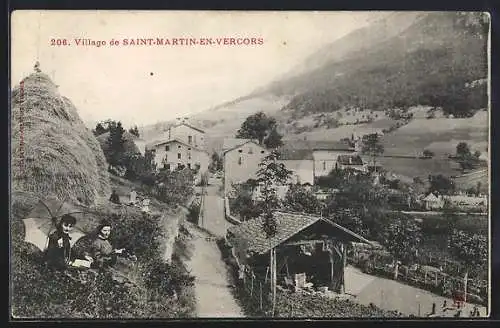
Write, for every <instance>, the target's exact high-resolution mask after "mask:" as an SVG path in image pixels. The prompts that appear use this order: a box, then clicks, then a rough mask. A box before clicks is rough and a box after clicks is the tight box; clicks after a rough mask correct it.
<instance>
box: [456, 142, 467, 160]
mask: <svg viewBox="0 0 500 328" xmlns="http://www.w3.org/2000/svg"><path fill="white" fill-rule="evenodd" d="M470 154H471V153H470V148H469V145H468V144H467V143H466V142H460V143H459V144H458V145H457V153H456V155H457V157H458V158H467V157H469V156H470Z"/></svg>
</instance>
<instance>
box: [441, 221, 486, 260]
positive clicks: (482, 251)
mask: <svg viewBox="0 0 500 328" xmlns="http://www.w3.org/2000/svg"><path fill="white" fill-rule="evenodd" d="M448 248H449V249H450V251H451V252H452V253H453V254H454V255H455V256H456V257H457V258H459V259H460V260H461V261H463V262H464V264H465V266H466V267H467V270H473V269H479V270H481V269H484V267H485V265H486V264H487V263H488V238H487V237H486V236H484V235H480V234H476V233H471V232H465V231H461V230H456V229H454V230H453V232H452V233H451V234H450V236H449V238H448Z"/></svg>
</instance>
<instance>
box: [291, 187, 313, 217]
mask: <svg viewBox="0 0 500 328" xmlns="http://www.w3.org/2000/svg"><path fill="white" fill-rule="evenodd" d="M283 205H284V207H285V208H286V209H288V210H290V211H294V212H304V213H310V214H319V212H320V211H321V203H320V201H319V200H318V199H317V198H316V196H315V195H314V194H313V193H312V192H311V191H308V190H307V189H306V188H304V187H302V186H300V185H292V186H290V189H288V191H287V193H286V195H285V199H284V201H283Z"/></svg>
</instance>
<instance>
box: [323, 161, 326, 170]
mask: <svg viewBox="0 0 500 328" xmlns="http://www.w3.org/2000/svg"><path fill="white" fill-rule="evenodd" d="M323 170H326V162H323Z"/></svg>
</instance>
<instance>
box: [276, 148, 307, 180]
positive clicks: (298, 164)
mask: <svg viewBox="0 0 500 328" xmlns="http://www.w3.org/2000/svg"><path fill="white" fill-rule="evenodd" d="M278 152H279V162H280V163H283V164H285V166H286V168H287V169H289V170H290V171H292V177H291V180H290V183H293V184H301V185H304V184H309V185H313V184H314V158H313V153H312V150H311V149H295V148H291V147H287V146H285V147H281V148H279V149H278Z"/></svg>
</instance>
